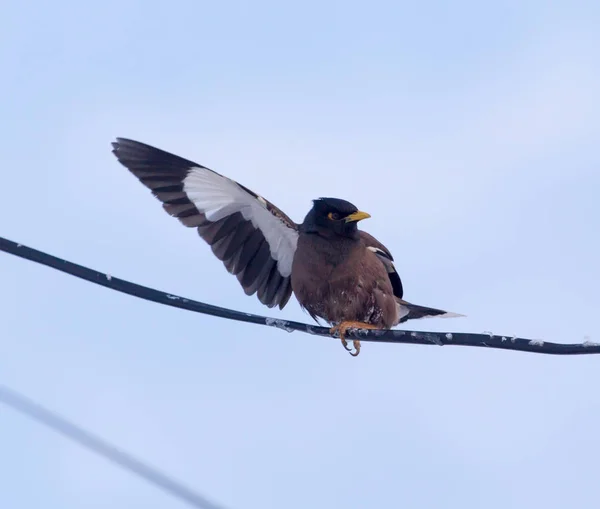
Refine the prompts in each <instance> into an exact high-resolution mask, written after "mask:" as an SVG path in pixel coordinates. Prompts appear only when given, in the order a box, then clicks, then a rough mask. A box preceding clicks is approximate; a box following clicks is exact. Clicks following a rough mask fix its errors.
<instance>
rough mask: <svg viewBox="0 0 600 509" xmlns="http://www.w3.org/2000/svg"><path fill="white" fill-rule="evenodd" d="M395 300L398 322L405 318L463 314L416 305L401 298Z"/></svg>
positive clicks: (448, 316)
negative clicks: (398, 316)
mask: <svg viewBox="0 0 600 509" xmlns="http://www.w3.org/2000/svg"><path fill="white" fill-rule="evenodd" d="M397 301H398V307H399V308H400V319H399V320H398V323H402V322H406V321H407V320H416V319H418V318H432V317H434V316H436V317H438V318H457V317H460V316H465V315H459V314H457V313H450V312H448V311H443V310H441V309H435V308H426V307H424V306H417V305H416V304H411V303H410V302H406V301H405V300H402V299H397Z"/></svg>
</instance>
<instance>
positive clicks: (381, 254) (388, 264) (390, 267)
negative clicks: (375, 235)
mask: <svg viewBox="0 0 600 509" xmlns="http://www.w3.org/2000/svg"><path fill="white" fill-rule="evenodd" d="M367 249H368V250H369V251H372V252H373V253H375V254H376V255H377V257H378V258H379V259H380V260H381V261H382V262H383V264H384V265H385V268H386V269H387V271H388V272H395V271H396V268H395V267H394V262H393V261H392V260H391V258H390V256H389V255H388V254H387V253H386V252H385V251H384V250H383V249H379V248H378V247H375V246H367Z"/></svg>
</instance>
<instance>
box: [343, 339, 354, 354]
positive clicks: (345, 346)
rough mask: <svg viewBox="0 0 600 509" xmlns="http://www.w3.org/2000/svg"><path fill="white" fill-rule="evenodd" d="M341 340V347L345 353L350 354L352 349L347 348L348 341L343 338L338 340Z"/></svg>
mask: <svg viewBox="0 0 600 509" xmlns="http://www.w3.org/2000/svg"><path fill="white" fill-rule="evenodd" d="M340 339H341V340H342V346H343V347H344V348H345V349H346V351H347V352H352V348H350V347H349V346H348V341H346V340H345V339H344V338H340Z"/></svg>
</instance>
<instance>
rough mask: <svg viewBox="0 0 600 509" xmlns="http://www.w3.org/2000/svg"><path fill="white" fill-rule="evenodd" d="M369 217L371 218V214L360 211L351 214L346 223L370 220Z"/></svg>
mask: <svg viewBox="0 0 600 509" xmlns="http://www.w3.org/2000/svg"><path fill="white" fill-rule="evenodd" d="M369 217H371V214H367V213H366V212H362V211H360V210H359V211H357V212H354V213H353V214H350V215H349V216H346V222H347V223H349V222H351V221H361V220H363V219H368V218H369Z"/></svg>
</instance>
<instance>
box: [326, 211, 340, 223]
mask: <svg viewBox="0 0 600 509" xmlns="http://www.w3.org/2000/svg"><path fill="white" fill-rule="evenodd" d="M327 217H328V218H329V219H331V220H332V221H337V220H338V219H339V218H340V215H339V214H338V213H337V212H330V213H329V214H327Z"/></svg>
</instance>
